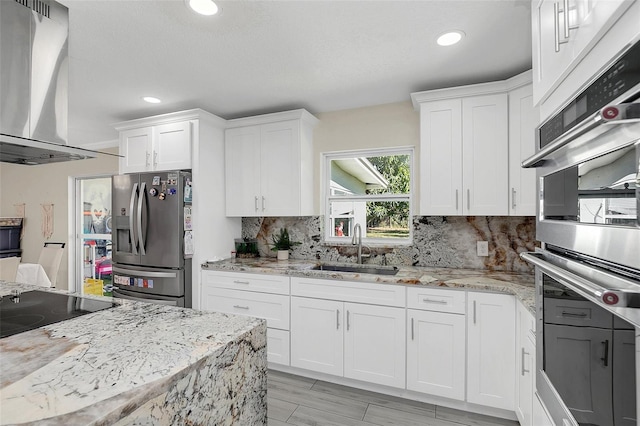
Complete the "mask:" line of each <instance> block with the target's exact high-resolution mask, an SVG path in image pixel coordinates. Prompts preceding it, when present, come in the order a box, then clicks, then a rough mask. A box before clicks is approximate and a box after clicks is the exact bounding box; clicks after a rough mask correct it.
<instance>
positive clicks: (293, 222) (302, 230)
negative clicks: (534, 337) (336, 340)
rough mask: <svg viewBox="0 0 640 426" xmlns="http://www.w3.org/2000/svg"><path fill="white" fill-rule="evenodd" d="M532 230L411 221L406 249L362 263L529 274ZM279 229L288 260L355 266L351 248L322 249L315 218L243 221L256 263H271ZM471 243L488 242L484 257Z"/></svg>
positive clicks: (485, 219)
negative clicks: (286, 237) (285, 234)
mask: <svg viewBox="0 0 640 426" xmlns="http://www.w3.org/2000/svg"><path fill="white" fill-rule="evenodd" d="M535 226H536V222H535V218H534V217H528V216H527V217H520V216H415V217H414V218H413V244H412V245H408V246H396V247H372V248H371V257H370V258H369V259H366V260H365V263H372V264H382V263H383V262H384V261H385V260H386V263H387V264H389V265H405V266H424V267H430V266H431V267H444V268H464V269H487V270H494V271H510V272H532V271H533V268H532V267H531V266H530V265H529V264H527V263H526V262H524V261H523V260H522V259H520V256H519V254H520V253H521V252H523V251H532V250H534V249H535V247H536V245H537V242H536V240H535V235H536V232H535ZM283 227H286V228H287V229H288V230H289V233H290V235H291V240H292V241H297V242H300V243H301V244H299V245H296V246H295V247H294V248H293V249H292V250H291V253H290V256H291V258H292V259H300V260H312V259H317V260H319V261H323V262H345V263H353V262H355V261H356V248H355V246H352V245H350V244H346V245H335V244H325V243H324V238H323V235H324V234H323V220H322V217H321V216H307V217H277V218H276V217H264V218H263V217H259V218H243V219H242V237H243V238H255V239H257V241H258V249H259V251H260V256H261V257H275V255H276V253H275V252H274V251H271V247H272V239H271V236H272V235H273V234H275V233H276V232H278V230H279V229H280V228H283ZM477 241H488V242H489V256H487V257H480V256H477V254H476V242H477ZM365 252H366V251H365Z"/></svg>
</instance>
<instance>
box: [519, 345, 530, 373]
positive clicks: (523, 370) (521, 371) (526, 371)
mask: <svg viewBox="0 0 640 426" xmlns="http://www.w3.org/2000/svg"><path fill="white" fill-rule="evenodd" d="M520 349H522V363H521V364H520V374H521V375H522V376H524V373H530V372H531V371H530V370H527V369H526V368H524V357H525V355H529V352H526V351H525V350H524V348H520Z"/></svg>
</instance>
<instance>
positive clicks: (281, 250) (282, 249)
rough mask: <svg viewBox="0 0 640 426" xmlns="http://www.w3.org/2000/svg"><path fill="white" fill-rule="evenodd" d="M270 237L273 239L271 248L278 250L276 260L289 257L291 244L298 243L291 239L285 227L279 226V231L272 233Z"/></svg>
mask: <svg viewBox="0 0 640 426" xmlns="http://www.w3.org/2000/svg"><path fill="white" fill-rule="evenodd" d="M271 239H272V240H273V247H272V248H271V250H273V251H276V252H278V260H287V259H289V250H291V249H292V248H293V246H295V245H297V244H300V243H299V242H295V241H291V238H290V237H289V231H288V230H287V228H280V233H278V234H274V235H272V236H271Z"/></svg>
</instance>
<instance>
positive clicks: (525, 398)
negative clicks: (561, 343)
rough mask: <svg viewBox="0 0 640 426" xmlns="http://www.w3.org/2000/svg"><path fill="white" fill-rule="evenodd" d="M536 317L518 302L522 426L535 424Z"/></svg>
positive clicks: (518, 388) (518, 391)
mask: <svg viewBox="0 0 640 426" xmlns="http://www.w3.org/2000/svg"><path fill="white" fill-rule="evenodd" d="M534 324H535V319H534V316H533V314H532V313H531V312H530V311H529V310H528V309H527V308H525V307H524V306H523V305H522V303H518V304H517V309H516V327H517V354H516V355H517V357H516V384H517V385H516V406H515V409H516V416H517V417H518V420H519V421H520V424H521V425H522V426H535V425H536V423H534V422H533V404H534V394H535V391H536V384H535V375H536V359H535V356H536V351H535V334H534V332H535V331H534Z"/></svg>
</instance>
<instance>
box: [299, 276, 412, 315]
mask: <svg viewBox="0 0 640 426" xmlns="http://www.w3.org/2000/svg"><path fill="white" fill-rule="evenodd" d="M291 295H292V296H303V297H311V298H315V299H328V300H340V301H344V302H356V303H367V304H371V305H385V306H398V307H401V308H404V307H405V297H406V289H405V287H404V286H399V285H390V284H372V283H363V282H355V281H336V280H321V279H316V278H299V277H291Z"/></svg>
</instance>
